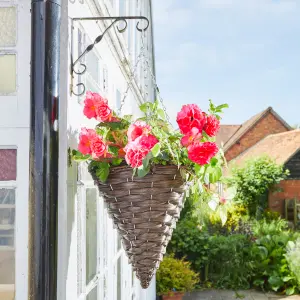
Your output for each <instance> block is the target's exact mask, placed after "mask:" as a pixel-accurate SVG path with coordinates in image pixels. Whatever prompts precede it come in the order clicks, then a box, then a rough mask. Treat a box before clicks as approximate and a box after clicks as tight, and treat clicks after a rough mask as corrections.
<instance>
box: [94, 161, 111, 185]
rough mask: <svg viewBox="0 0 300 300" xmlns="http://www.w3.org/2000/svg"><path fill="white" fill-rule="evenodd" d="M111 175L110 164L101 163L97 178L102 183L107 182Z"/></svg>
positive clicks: (98, 166) (97, 170)
mask: <svg viewBox="0 0 300 300" xmlns="http://www.w3.org/2000/svg"><path fill="white" fill-rule="evenodd" d="M108 175H109V164H108V163H107V162H99V163H98V164H97V169H96V176H97V177H98V178H99V179H100V181H101V182H105V181H106V179H107V177H108Z"/></svg>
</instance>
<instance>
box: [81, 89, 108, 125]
mask: <svg viewBox="0 0 300 300" xmlns="http://www.w3.org/2000/svg"><path fill="white" fill-rule="evenodd" d="M83 113H84V115H85V116H86V117H87V118H88V119H91V118H95V119H97V120H98V121H99V122H106V121H111V118H112V110H111V109H110V107H109V106H108V101H107V99H104V98H103V97H101V96H100V95H99V94H97V93H92V92H87V93H86V98H85V100H84V109H83Z"/></svg>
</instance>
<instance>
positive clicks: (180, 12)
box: [153, 0, 300, 126]
mask: <svg viewBox="0 0 300 300" xmlns="http://www.w3.org/2000/svg"><path fill="white" fill-rule="evenodd" d="M153 12H154V13H153V18H154V39H155V60H156V79H157V84H158V86H159V89H160V93H161V96H162V98H163V100H164V103H165V105H166V107H167V110H168V112H169V116H170V118H171V120H172V121H173V123H174V122H175V119H176V114H177V112H178V111H179V110H180V108H181V106H182V105H183V104H189V103H196V104H198V105H199V106H200V108H201V109H203V110H207V108H208V99H212V101H213V103H215V104H223V103H228V105H229V109H227V110H226V112H225V113H224V116H223V119H222V124H241V123H242V122H244V121H246V120H247V119H249V118H250V117H251V116H253V115H255V114H256V113H258V112H260V111H263V110H264V109H266V108H267V107H269V106H272V107H273V108H274V110H275V111H276V112H277V113H278V114H279V115H280V116H281V117H282V118H283V119H285V120H286V121H287V123H288V124H290V125H291V126H293V125H296V124H300V0H273V1H272V0H153Z"/></svg>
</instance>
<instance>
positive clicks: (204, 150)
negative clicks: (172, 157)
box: [188, 142, 218, 165]
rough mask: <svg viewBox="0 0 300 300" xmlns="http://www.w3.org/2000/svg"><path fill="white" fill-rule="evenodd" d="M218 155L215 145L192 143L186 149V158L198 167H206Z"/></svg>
mask: <svg viewBox="0 0 300 300" xmlns="http://www.w3.org/2000/svg"><path fill="white" fill-rule="evenodd" d="M217 153H218V147H217V145H216V143H212V142H205V143H194V144H192V145H190V146H189V147H188V158H189V159H190V160H191V161H193V162H195V163H196V164H199V165H206V164H208V163H209V162H210V160H211V159H212V158H213V157H214V156H215V155H216V154H217Z"/></svg>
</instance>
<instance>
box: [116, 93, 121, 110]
mask: <svg viewBox="0 0 300 300" xmlns="http://www.w3.org/2000/svg"><path fill="white" fill-rule="evenodd" d="M120 108H121V93H120V91H119V90H118V89H116V109H117V110H119V109H120Z"/></svg>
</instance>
